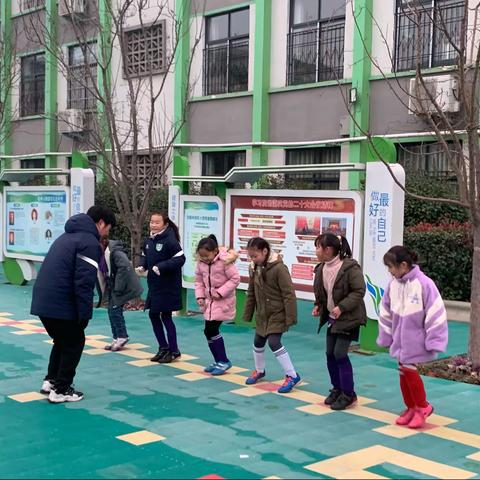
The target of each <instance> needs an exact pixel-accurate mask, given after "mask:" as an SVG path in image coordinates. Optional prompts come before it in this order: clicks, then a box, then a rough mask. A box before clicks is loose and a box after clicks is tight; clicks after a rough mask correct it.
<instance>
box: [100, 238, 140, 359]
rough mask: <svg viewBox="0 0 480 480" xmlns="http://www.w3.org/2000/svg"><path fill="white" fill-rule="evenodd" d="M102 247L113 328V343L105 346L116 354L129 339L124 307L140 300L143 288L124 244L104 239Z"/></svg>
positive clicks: (109, 316)
mask: <svg viewBox="0 0 480 480" xmlns="http://www.w3.org/2000/svg"><path fill="white" fill-rule="evenodd" d="M101 243H102V245H103V246H104V247H105V254H104V258H105V263H106V266H107V269H108V272H109V273H110V275H109V281H108V287H109V288H108V291H109V296H108V318H109V319H110V325H111V327H112V336H113V342H112V343H111V344H110V345H106V346H105V350H112V351H113V352H116V351H118V350H122V348H123V347H124V346H125V345H126V344H127V342H128V340H129V338H128V333H127V327H126V325H125V318H124V317H123V306H124V305H125V304H126V303H127V302H128V301H129V300H133V299H134V298H138V297H139V296H140V295H141V294H142V292H143V288H142V286H141V285H140V282H139V280H138V278H137V276H136V275H135V271H134V270H133V268H132V265H131V263H130V260H129V259H128V257H127V254H126V253H125V251H124V250H123V246H122V242H119V241H117V240H110V241H109V240H108V238H106V237H103V238H102V239H101Z"/></svg>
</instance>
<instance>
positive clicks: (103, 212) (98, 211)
mask: <svg viewBox="0 0 480 480" xmlns="http://www.w3.org/2000/svg"><path fill="white" fill-rule="evenodd" d="M87 215H88V216H89V217H90V218H91V219H92V220H93V221H94V222H95V223H98V222H99V221H100V220H103V221H104V222H105V224H106V225H111V226H112V228H113V227H115V225H116V224H117V219H116V218H115V214H114V213H113V212H112V211H111V210H110V209H109V208H105V207H101V206H100V205H93V206H91V207H90V208H89V209H88V211H87Z"/></svg>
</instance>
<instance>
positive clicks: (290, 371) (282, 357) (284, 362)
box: [273, 347, 297, 378]
mask: <svg viewBox="0 0 480 480" xmlns="http://www.w3.org/2000/svg"><path fill="white" fill-rule="evenodd" d="M273 354H274V355H275V357H277V360H278V362H279V363H280V365H281V366H282V368H283V370H284V371H285V375H288V376H289V377H293V378H296V376H297V372H296V371H295V368H294V367H293V364H292V361H291V360H290V356H289V355H288V352H287V349H286V348H285V347H282V348H279V349H278V350H277V351H276V352H273Z"/></svg>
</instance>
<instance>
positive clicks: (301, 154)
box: [285, 147, 340, 190]
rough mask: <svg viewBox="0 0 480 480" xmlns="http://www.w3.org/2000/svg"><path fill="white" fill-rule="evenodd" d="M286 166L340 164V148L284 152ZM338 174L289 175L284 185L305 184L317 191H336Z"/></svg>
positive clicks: (301, 149) (300, 149) (286, 176)
mask: <svg viewBox="0 0 480 480" xmlns="http://www.w3.org/2000/svg"><path fill="white" fill-rule="evenodd" d="M286 154H287V156H286V165H312V164H315V163H340V147H325V148H299V149H294V150H293V149H292V150H287V151H286ZM339 181H340V172H333V171H332V172H312V173H289V174H286V175H285V183H286V186H287V187H288V184H297V185H298V184H301V185H303V184H306V185H308V186H310V187H315V188H316V189H317V190H338V187H339Z"/></svg>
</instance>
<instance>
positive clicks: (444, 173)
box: [397, 142, 455, 178]
mask: <svg viewBox="0 0 480 480" xmlns="http://www.w3.org/2000/svg"><path fill="white" fill-rule="evenodd" d="M447 143H449V142H447ZM450 145H452V149H453V144H450ZM397 159H398V163H400V165H402V166H403V167H404V168H405V171H406V173H407V174H409V173H416V172H418V173H423V174H426V175H429V176H434V177H441V178H446V177H454V176H455V172H454V168H453V165H450V163H449V161H448V157H447V154H446V152H445V148H444V146H443V145H441V144H439V143H436V142H426V143H403V144H402V143H399V144H397Z"/></svg>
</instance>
